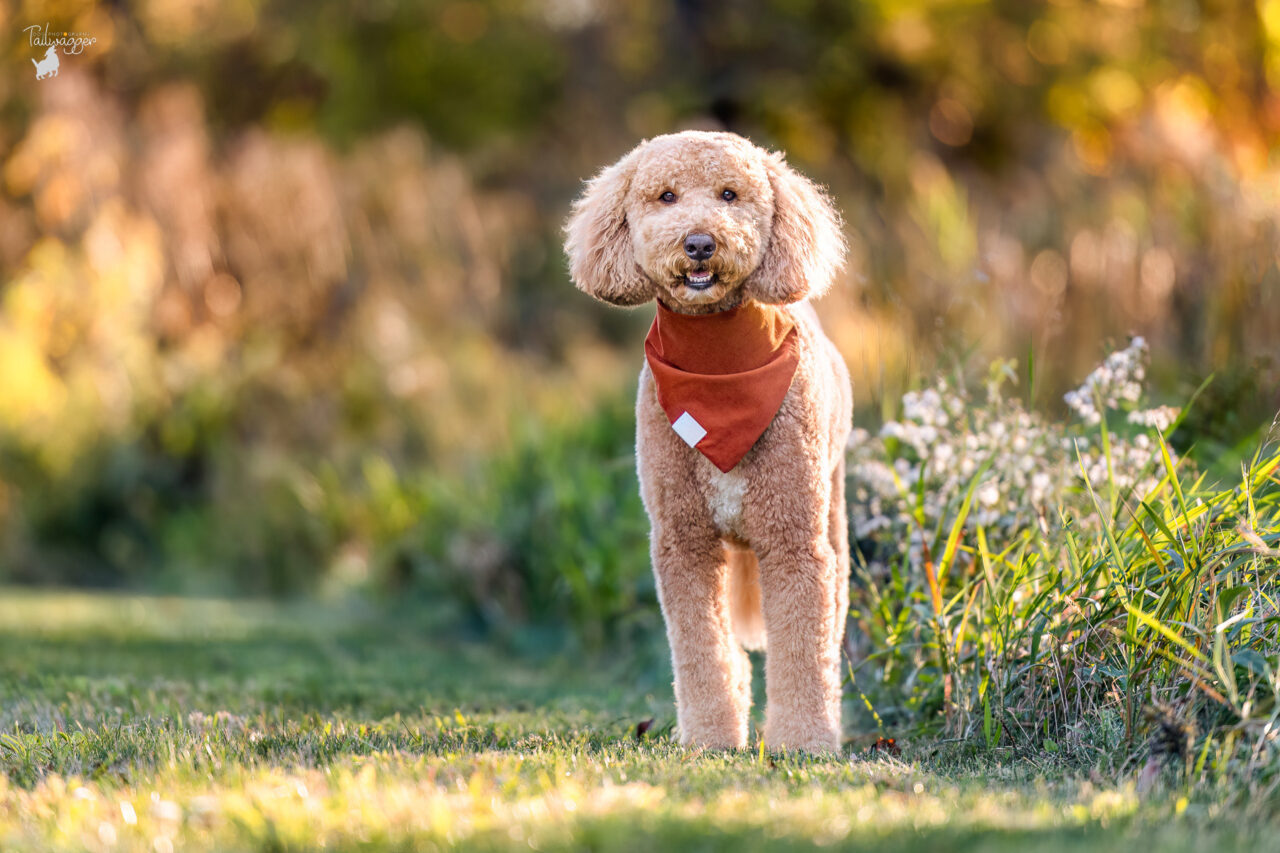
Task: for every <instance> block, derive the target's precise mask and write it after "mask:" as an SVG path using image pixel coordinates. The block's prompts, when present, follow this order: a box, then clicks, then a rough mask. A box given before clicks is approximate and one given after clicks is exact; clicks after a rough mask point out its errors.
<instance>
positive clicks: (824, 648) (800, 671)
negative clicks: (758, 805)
mask: <svg viewBox="0 0 1280 853" xmlns="http://www.w3.org/2000/svg"><path fill="white" fill-rule="evenodd" d="M814 481H818V482H821V480H819V479H818V478H816V477H811V476H805V475H804V474H803V473H802V472H797V473H796V474H795V475H793V476H790V477H787V478H785V479H784V482H788V483H799V484H803V485H802V487H801V488H796V489H788V490H780V491H770V492H767V493H764V494H758V495H756V496H755V498H756V500H755V501H754V507H753V508H754V512H753V516H754V519H755V521H756V525H755V531H754V534H753V538H752V544H753V545H754V546H755V550H756V554H757V556H758V558H759V562H760V587H761V594H762V603H763V608H764V626H765V635H766V637H767V638H768V650H767V651H766V653H765V695H766V703H767V704H766V707H765V726H764V740H765V743H766V744H767V745H768V746H769V747H771V748H773V749H782V748H787V749H804V750H809V751H813V752H825V751H831V750H838V749H839V748H840V698H841V697H840V679H839V666H838V664H839V654H840V651H839V645H840V638H839V633H840V632H839V631H838V630H837V627H836V626H837V624H838V623H842V622H843V613H841V612H839V609H840V607H841V604H840V601H841V596H840V595H839V589H838V585H839V584H844V583H848V580H847V576H846V574H845V573H844V572H842V571H841V570H840V568H841V563H840V561H839V560H838V559H837V557H836V553H835V549H834V548H833V547H832V543H831V538H830V537H829V536H828V532H827V529H826V528H827V518H828V512H827V509H828V508H827V506H826V505H825V504H826V502H827V501H828V500H829V497H828V496H826V495H824V494H823V493H822V492H820V491H819V490H818V489H817V488H812V489H810V488H804V487H803V486H808V485H809V484H810V483H814Z"/></svg>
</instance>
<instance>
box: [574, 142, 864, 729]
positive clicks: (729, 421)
mask: <svg viewBox="0 0 1280 853" xmlns="http://www.w3.org/2000/svg"><path fill="white" fill-rule="evenodd" d="M565 231H566V235H567V236H566V241H565V250H566V252H567V253H568V256H569V259H570V270H571V274H572V277H573V281H574V283H575V284H576V285H577V286H578V288H579V289H581V290H583V291H585V292H586V293H588V294H590V295H592V296H594V297H596V298H598V299H602V300H604V301H606V302H610V303H613V304H615V305H639V304H641V303H644V302H648V301H649V300H651V299H656V300H657V302H658V305H657V317H656V318H655V320H654V324H653V327H652V329H651V330H650V332H649V336H648V338H647V339H646V341H645V366H644V368H643V369H642V371H641V374H640V393H639V400H638V401H637V405H636V420H637V429H636V432H637V435H636V462H637V468H638V470H639V474H640V491H641V495H642V497H643V499H644V505H645V509H646V511H647V512H648V514H649V520H650V523H651V526H652V532H651V537H650V542H651V555H652V560H653V570H654V574H655V576H656V577H657V587H658V594H659V597H660V600H661V603H662V612H663V617H664V618H665V620H666V625H667V638H668V640H669V642H670V644H671V658H672V664H673V668H674V671H675V693H676V711H677V719H678V725H679V731H680V740H681V742H682V743H685V744H696V745H702V746H708V747H743V746H745V745H746V743H747V718H748V712H749V710H750V707H751V664H750V660H749V659H748V657H747V655H746V653H745V651H744V650H743V647H744V646H745V647H746V648H753V649H760V648H764V649H766V657H765V680H766V686H765V690H766V697H767V706H766V713H765V726H764V733H763V737H764V742H765V743H766V744H767V745H768V746H769V747H771V748H783V747H786V748H791V749H803V750H811V751H826V750H838V749H839V747H840V684H841V677H840V647H841V642H842V639H843V636H844V625H845V612H846V610H847V609H848V594H849V590H848V577H849V542H848V528H847V525H846V520H845V503H844V452H845V443H846V440H847V438H848V435H849V430H850V426H851V418H852V394H851V390H850V384H849V374H848V370H847V368H846V367H845V364H844V361H843V359H842V358H841V357H840V354H839V353H838V352H837V351H836V349H835V347H834V345H833V344H832V343H831V342H830V341H829V340H828V339H827V338H826V336H825V335H824V334H823V333H822V330H821V328H820V327H819V325H818V321H817V318H816V316H815V315H814V313H813V311H812V309H810V308H809V307H808V306H807V305H796V304H795V303H798V302H800V301H801V300H804V299H807V298H811V297H816V296H818V295H819V294H821V293H822V292H823V291H824V290H826V289H827V287H828V286H829V285H830V283H831V280H832V278H833V276H834V275H835V273H836V272H837V271H838V269H839V268H840V266H841V265H842V264H843V262H844V253H845V243H844V238H843V234H842V232H841V227H840V219H839V216H838V215H837V213H836V212H835V210H834V209H833V208H832V206H831V203H830V202H829V201H828V200H827V198H826V196H825V195H824V194H823V193H822V191H821V190H819V189H818V188H817V187H816V186H814V185H813V184H812V183H810V182H809V181H808V180H806V179H805V178H803V177H801V176H800V175H799V174H797V173H796V172H795V171H793V170H792V169H791V168H790V167H789V166H788V165H787V164H786V162H785V161H784V159H783V157H782V156H781V155H779V154H770V153H768V152H766V151H763V150H761V149H760V148H757V147H756V146H755V145H753V144H751V143H750V142H748V141H747V140H746V139H743V138H742V137H740V136H736V135H734V134H731V133H705V132H695V131H688V132H684V133H675V134H670V135H667V136H659V137H657V138H655V139H650V140H647V141H645V142H643V143H641V144H640V145H639V146H637V147H636V148H635V149H634V150H632V151H631V152H630V153H629V154H627V155H626V156H625V157H623V158H622V159H621V160H619V161H618V162H617V163H615V164H614V165H612V166H609V167H608V168H606V169H605V170H604V171H602V172H601V173H600V174H599V175H598V176H597V177H596V178H594V179H593V180H592V181H590V182H589V183H588V185H587V187H586V190H585V192H584V193H583V195H582V197H581V198H580V199H579V200H578V201H577V202H576V203H575V205H574V208H573V213H572V215H571V216H570V218H569V222H568V224H567V225H566V228H565Z"/></svg>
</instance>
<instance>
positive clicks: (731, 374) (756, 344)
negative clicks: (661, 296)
mask: <svg viewBox="0 0 1280 853" xmlns="http://www.w3.org/2000/svg"><path fill="white" fill-rule="evenodd" d="M644 354H645V358H646V359H647V360H648V362H649V369H650V370H651V371H653V378H654V381H655V382H656V383H657V386H658V403H659V404H660V405H661V406H662V410H663V411H664V412H666V413H667V419H668V420H669V421H671V427H672V429H674V430H675V431H676V434H677V435H679V436H680V437H681V438H682V439H684V441H685V443H686V444H688V445H689V446H690V447H692V448H695V449H696V450H698V451H699V452H700V453H701V454H702V455H703V456H705V457H707V458H708V459H710V460H711V462H712V463H713V464H714V465H715V466H716V467H717V468H719V469H720V470H721V471H725V472H728V471H730V470H732V469H733V467H734V466H735V465H737V464H738V461H739V460H741V459H742V457H743V456H745V455H746V453H747V451H748V450H750V449H751V448H752V447H753V446H754V445H755V443H756V440H757V439H759V438H760V435H761V433H763V432H764V431H765V429H767V428H768V426H769V424H771V423H773V416H774V415H776V414H777V413H778V408H779V407H780V406H781V405H782V400H783V398H784V397H786V396H787V390H788V389H789V388H790V387H791V377H792V376H794V375H795V372H796V365H797V364H799V362H800V354H799V351H798V350H797V349H796V330H795V321H794V320H792V319H791V315H790V314H789V313H788V312H786V311H784V310H782V309H780V308H775V307H772V306H768V305H758V304H756V303H754V302H749V303H746V304H744V305H740V306H738V307H737V308H733V309H730V310H728V311H720V312H718V313H716V314H677V313H676V312H674V311H672V310H671V309H669V308H667V307H666V306H664V305H663V304H662V303H661V302H659V303H658V316H656V317H654V318H653V327H652V328H651V329H649V335H648V337H646V338H645V340H644Z"/></svg>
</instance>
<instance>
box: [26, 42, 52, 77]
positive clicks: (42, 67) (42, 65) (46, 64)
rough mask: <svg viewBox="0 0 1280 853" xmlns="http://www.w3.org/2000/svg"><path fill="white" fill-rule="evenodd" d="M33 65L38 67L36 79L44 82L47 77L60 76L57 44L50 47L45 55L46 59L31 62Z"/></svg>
mask: <svg viewBox="0 0 1280 853" xmlns="http://www.w3.org/2000/svg"><path fill="white" fill-rule="evenodd" d="M31 64H32V65H34V66H35V67H36V79H37V80H43V79H44V78H46V77H57V76H58V46H57V45H56V44H51V45H49V49H48V50H46V51H45V53H44V59H42V60H40V61H39V62H36V61H35V60H34V59H33V60H31Z"/></svg>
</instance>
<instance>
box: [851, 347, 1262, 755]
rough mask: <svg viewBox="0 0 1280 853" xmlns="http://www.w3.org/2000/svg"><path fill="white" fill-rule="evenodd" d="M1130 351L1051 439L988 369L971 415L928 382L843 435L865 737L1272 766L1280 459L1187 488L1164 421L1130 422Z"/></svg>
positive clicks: (1094, 381) (1091, 386) (1133, 366)
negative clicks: (888, 729)
mask: <svg viewBox="0 0 1280 853" xmlns="http://www.w3.org/2000/svg"><path fill="white" fill-rule="evenodd" d="M1143 354H1144V347H1143V344H1142V341H1141V340H1140V339H1136V340H1135V341H1134V342H1133V343H1131V344H1130V346H1129V348H1128V349H1126V350H1124V351H1123V352H1121V353H1116V354H1113V355H1112V356H1110V357H1109V358H1108V359H1107V361H1106V362H1105V363H1104V365H1103V366H1102V367H1100V368H1099V370H1098V371H1095V372H1094V373H1093V374H1092V375H1091V376H1090V378H1089V379H1088V380H1086V382H1085V383H1084V384H1083V385H1082V386H1081V387H1080V388H1079V389H1077V390H1076V391H1073V392H1071V393H1070V394H1068V395H1067V399H1066V403H1067V405H1068V407H1069V408H1070V409H1071V411H1072V413H1073V415H1074V416H1075V418H1074V420H1073V421H1072V422H1071V423H1068V424H1065V425H1058V424H1053V423H1050V422H1048V421H1047V420H1045V419H1044V418H1042V417H1039V416H1037V415H1034V414H1031V413H1028V412H1026V411H1024V410H1023V409H1022V408H1021V407H1020V406H1019V405H1018V404H1017V403H1016V402H1015V401H1012V400H1009V399H1007V398H1005V397H1004V396H1003V395H1002V394H1001V393H1000V389H1001V387H1002V385H1003V384H1004V382H1005V380H1007V379H1010V378H1013V377H1012V371H1011V370H1010V369H1009V368H1008V367H1007V366H1005V365H1000V366H998V367H997V369H996V370H995V371H994V372H993V377H994V379H993V381H991V382H990V383H989V387H988V393H987V396H986V400H985V402H984V403H982V404H977V403H975V402H974V401H973V400H972V398H971V397H970V395H969V394H968V393H967V392H966V391H964V390H963V389H958V390H952V389H949V388H948V387H947V386H943V385H941V384H939V385H938V386H935V387H934V388H933V389H931V390H927V391H925V392H923V393H916V394H912V395H908V398H907V399H905V400H904V401H903V417H902V418H901V419H900V420H899V421H896V422H891V423H890V424H887V425H886V427H885V428H884V429H883V430H882V431H881V436H880V437H879V438H877V439H873V438H871V437H869V436H867V435H865V434H861V435H859V436H857V437H856V439H855V441H854V442H853V446H852V449H851V460H852V464H851V466H850V475H849V479H850V487H851V501H852V504H853V527H854V532H855V533H856V534H858V535H859V536H860V542H859V552H858V554H859V556H860V557H861V559H860V560H859V561H858V563H859V565H858V570H857V578H858V582H857V583H856V584H855V587H856V588H855V590H854V596H853V598H854V607H853V613H852V617H853V624H854V626H855V629H854V630H855V634H857V635H860V640H861V642H862V643H863V644H864V648H865V651H866V653H865V656H863V657H861V659H860V660H858V661H857V663H856V665H851V667H850V683H851V685H852V688H853V691H854V692H855V694H857V695H858V696H859V699H860V703H865V704H866V706H867V707H870V708H872V709H873V714H874V715H875V716H874V719H875V720H876V722H877V723H879V724H880V725H890V726H899V727H904V726H917V727H920V728H921V729H922V730H926V731H936V730H942V731H945V732H947V733H949V734H951V735H953V736H957V737H972V738H977V739H978V740H979V742H981V743H985V744H986V745H987V746H989V747H994V746H996V745H997V744H1012V745H1022V746H1031V747H1035V748H1037V749H1044V750H1048V751H1061V750H1074V751H1078V752H1084V753H1087V754H1093V753H1092V752H1091V750H1093V749H1101V747H1100V744H1099V739H1106V738H1110V737H1112V736H1118V737H1121V738H1123V744H1122V746H1127V747H1129V748H1130V749H1131V750H1138V754H1143V753H1146V754H1148V755H1149V756H1150V759H1149V760H1150V762H1151V765H1150V766H1151V767H1154V768H1155V769H1158V767H1159V763H1160V760H1161V757H1162V756H1167V755H1169V754H1172V753H1175V752H1176V754H1177V755H1178V756H1179V757H1180V758H1181V759H1185V768H1184V769H1185V771H1186V772H1188V773H1193V774H1206V773H1209V772H1210V771H1211V770H1212V769H1213V767H1214V766H1215V763H1220V762H1227V761H1239V760H1242V757H1243V760H1245V761H1247V762H1249V763H1250V766H1251V767H1254V766H1256V767H1264V766H1266V765H1267V762H1270V761H1274V759H1275V758H1276V757H1277V756H1276V754H1275V749H1274V746H1273V745H1272V739H1271V738H1270V737H1269V735H1268V732H1269V731H1270V730H1271V727H1272V726H1274V724H1275V722H1276V720H1277V715H1278V714H1280V703H1277V701H1276V700H1277V697H1278V695H1280V694H1278V693H1277V690H1280V686H1278V685H1277V681H1276V674H1277V672H1280V637H1278V636H1277V630H1276V626H1277V622H1280V616H1278V615H1277V612H1276V609H1275V607H1274V604H1273V603H1272V602H1273V601H1274V595H1275V592H1276V576H1277V572H1278V571H1280V548H1278V547H1277V546H1280V533H1278V532H1277V531H1278V530H1280V488H1278V485H1280V477H1277V473H1276V472H1277V470H1280V455H1277V453H1276V452H1275V448H1274V447H1268V446H1264V447H1263V448H1260V449H1259V450H1258V452H1257V453H1255V454H1254V456H1253V457H1252V458H1251V459H1250V460H1248V461H1247V463H1246V464H1245V465H1244V466H1243V469H1242V471H1241V474H1240V478H1239V481H1238V483H1237V484H1235V485H1221V486H1215V485H1213V484H1211V483H1209V482H1207V481H1206V478H1205V477H1204V476H1197V475H1196V474H1195V473H1194V471H1193V470H1192V469H1191V466H1190V465H1189V463H1188V462H1187V461H1186V460H1179V459H1178V458H1177V457H1176V455H1175V454H1174V453H1173V452H1172V451H1171V450H1170V449H1169V447H1168V445H1167V443H1166V442H1165V440H1164V435H1163V432H1164V431H1166V430H1168V429H1169V428H1170V427H1171V425H1172V422H1173V419H1174V417H1175V414H1176V413H1174V412H1173V411H1172V410H1169V409H1163V408H1161V409H1149V408H1143V407H1142V388H1141V381H1142V356H1143ZM1108 726H1111V728H1108ZM1171 732H1173V733H1175V734H1176V737H1174V735H1171V734H1170V733H1171ZM1178 733H1180V734H1178ZM1147 735H1149V736H1150V740H1147V739H1145V737H1146V736H1147ZM1170 737H1174V739H1175V740H1177V739H1178V738H1182V740H1181V741H1179V744H1178V745H1177V747H1176V749H1173V748H1172V747H1170V745H1169V739H1170ZM1242 744H1243V746H1242ZM1105 746H1106V749H1107V751H1108V752H1107V754H1114V752H1113V750H1114V747H1115V746H1116V744H1114V743H1110V744H1106V745H1105ZM1246 747H1247V748H1246ZM1242 749H1243V751H1241V750H1242ZM1125 754H1128V753H1127V752H1126V751H1125V750H1124V749H1122V750H1121V755H1125ZM1206 762H1207V763H1206ZM1180 766H1182V765H1180ZM1153 772H1154V771H1153Z"/></svg>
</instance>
